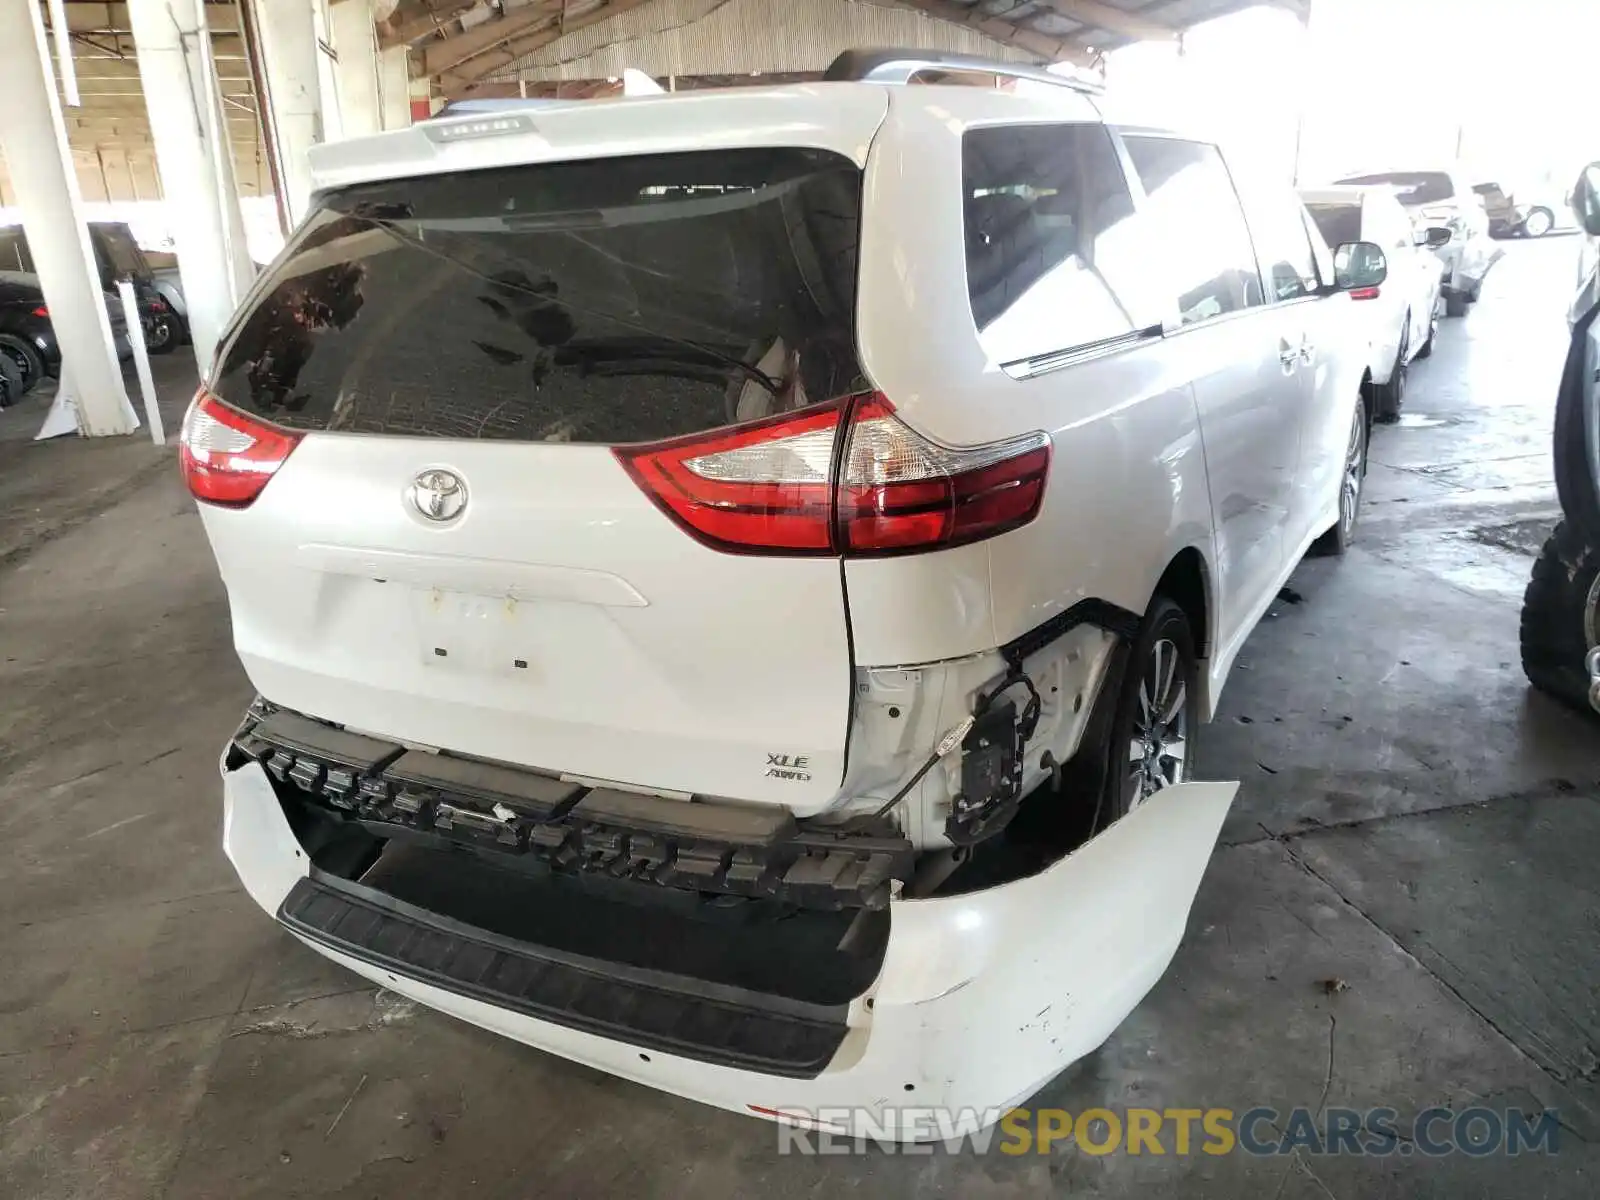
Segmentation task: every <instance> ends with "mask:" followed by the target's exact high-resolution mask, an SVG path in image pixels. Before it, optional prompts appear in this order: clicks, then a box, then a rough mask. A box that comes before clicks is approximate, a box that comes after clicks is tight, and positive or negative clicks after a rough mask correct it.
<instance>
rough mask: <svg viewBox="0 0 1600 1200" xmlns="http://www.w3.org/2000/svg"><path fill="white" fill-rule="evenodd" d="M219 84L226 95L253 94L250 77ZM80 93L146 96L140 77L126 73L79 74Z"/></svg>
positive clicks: (85, 94) (220, 81)
mask: <svg viewBox="0 0 1600 1200" xmlns="http://www.w3.org/2000/svg"><path fill="white" fill-rule="evenodd" d="M217 85H218V87H219V89H220V90H221V92H222V94H223V95H224V96H249V95H251V94H252V92H251V88H250V80H248V79H238V78H229V79H219V80H218V81H217ZM78 93H79V95H82V96H137V97H140V98H141V99H142V98H143V96H144V89H143V88H141V87H140V86H139V77H138V76H137V75H135V76H134V77H133V78H132V79H129V78H128V77H127V76H125V75H79V76H78Z"/></svg>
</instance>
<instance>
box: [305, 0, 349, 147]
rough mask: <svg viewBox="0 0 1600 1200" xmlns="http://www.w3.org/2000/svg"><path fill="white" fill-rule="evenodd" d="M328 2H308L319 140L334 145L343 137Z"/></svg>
mask: <svg viewBox="0 0 1600 1200" xmlns="http://www.w3.org/2000/svg"><path fill="white" fill-rule="evenodd" d="M332 12H333V9H332V6H331V5H330V4H329V0H311V27H312V28H313V29H314V30H316V34H317V87H318V89H319V90H320V91H321V93H322V140H323V141H325V142H336V141H338V140H339V139H340V138H342V137H343V136H344V116H343V114H342V113H341V112H340V110H339V66H338V63H336V62H335V61H334V55H335V54H336V53H337V51H335V50H334V48H333V16H332Z"/></svg>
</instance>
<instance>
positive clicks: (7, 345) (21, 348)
mask: <svg viewBox="0 0 1600 1200" xmlns="http://www.w3.org/2000/svg"><path fill="white" fill-rule="evenodd" d="M0 354H3V355H5V356H6V357H7V358H8V359H10V360H11V362H12V363H13V364H14V365H15V366H16V368H17V370H18V371H20V372H21V373H22V391H23V394H24V395H26V394H27V393H28V392H31V391H33V389H34V388H35V387H37V386H38V385H39V381H40V380H41V379H43V378H44V359H42V358H40V357H39V352H38V351H37V350H35V349H34V348H33V347H32V346H31V345H29V344H28V342H27V341H26V340H24V339H23V338H19V337H18V336H17V335H16V334H14V333H0Z"/></svg>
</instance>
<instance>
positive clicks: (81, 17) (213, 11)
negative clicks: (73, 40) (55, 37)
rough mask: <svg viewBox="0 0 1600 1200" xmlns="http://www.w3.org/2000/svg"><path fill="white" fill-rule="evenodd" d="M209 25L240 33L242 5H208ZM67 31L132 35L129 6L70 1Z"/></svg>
mask: <svg viewBox="0 0 1600 1200" xmlns="http://www.w3.org/2000/svg"><path fill="white" fill-rule="evenodd" d="M49 24H50V19H49V11H48V10H46V11H45V26H46V27H47V28H48V26H49ZM206 25H207V26H209V27H210V29H211V32H212V33H213V34H218V33H238V32H239V6H238V5H237V4H232V3H215V2H212V0H208V3H207V4H206ZM67 31H68V32H69V33H97V32H98V33H132V32H133V26H132V25H131V24H130V23H129V21H128V6H127V5H126V4H88V3H83V2H82V0H70V2H69V3H68V4H67Z"/></svg>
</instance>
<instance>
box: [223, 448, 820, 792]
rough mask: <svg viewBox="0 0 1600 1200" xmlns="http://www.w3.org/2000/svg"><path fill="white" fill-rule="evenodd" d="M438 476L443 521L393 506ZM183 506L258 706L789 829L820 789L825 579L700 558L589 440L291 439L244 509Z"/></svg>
mask: <svg viewBox="0 0 1600 1200" xmlns="http://www.w3.org/2000/svg"><path fill="white" fill-rule="evenodd" d="M441 466H442V467H447V468H449V469H451V470H454V471H456V472H457V473H458V474H459V475H460V477H461V478H462V479H464V480H466V482H467V486H468V488H469V489H470V496H471V499H470V502H469V503H468V504H467V507H466V509H465V511H464V514H463V516H462V518H461V520H460V521H458V522H454V523H451V524H449V525H438V524H433V523H430V522H428V521H425V520H423V519H422V518H421V517H420V516H418V515H417V513H416V512H415V511H414V510H413V509H411V508H410V507H409V506H408V505H407V504H406V503H404V496H405V491H406V488H407V487H408V486H409V485H410V483H411V481H412V480H413V479H415V478H416V476H417V474H418V473H419V472H421V471H423V470H425V469H429V468H433V467H441ZM531 474H536V475H537V477H538V478H539V480H540V486H539V487H537V488H531V487H528V486H527V481H528V479H529V478H530V475H531ZM201 508H202V517H203V519H204V521H205V525H206V532H207V534H208V535H209V537H210V539H211V543H212V545H213V546H214V547H215V549H216V554H217V563H218V566H219V567H220V569H221V572H222V578H223V582H224V583H225V584H226V585H227V587H228V595H229V601H230V605H231V607H232V610H233V634H234V645H235V647H236V648H237V650H238V652H239V658H240V661H241V662H242V663H243V664H244V668H245V671H246V673H247V674H248V675H249V676H250V681H251V683H253V684H254V685H255V687H256V688H257V690H259V691H260V692H261V694H262V695H264V696H270V697H272V698H273V700H274V702H275V703H278V704H283V705H286V706H288V707H290V708H293V709H296V710H298V711H301V712H307V713H314V714H316V715H317V716H319V717H321V718H323V719H324V720H330V721H334V722H337V723H339V724H341V725H347V726H349V727H351V728H353V729H359V730H367V731H370V732H373V733H376V734H380V735H382V736H384V737H394V738H400V739H401V740H403V741H407V742H411V743H414V744H418V745H425V746H438V747H445V748H448V749H451V750H455V751H458V752H461V753H465V754H472V755H476V756H479V757H483V758H490V759H496V760H499V761H503V762H520V763H525V764H528V765H534V766H540V767H543V768H545V769H549V770H555V771H561V772H565V773H567V774H572V775H578V776H583V777H585V778H589V779H598V780H607V781H611V782H615V783H619V784H623V785H627V786H632V787H636V788H640V789H645V790H662V791H671V792H684V793H688V792H698V793H700V794H702V795H714V796H736V797H740V798H744V799H750V800H764V801H767V802H769V803H779V804H788V805H790V806H791V807H792V808H793V809H794V810H795V811H796V812H800V813H804V812H808V811H815V810H817V809H818V808H821V807H823V806H824V805H825V804H826V803H827V802H828V801H830V800H831V799H832V798H833V796H834V794H835V793H836V792H837V790H838V787H839V781H840V778H841V777H842V776H843V774H844V754H845V737H846V734H847V732H848V729H849V713H850V654H849V637H848V631H847V629H846V624H845V611H844V597H843V595H842V593H841V590H840V587H839V565H838V563H837V562H836V561H834V560H831V559H826V558H772V557H751V556H740V555H729V554H721V553H718V552H717V551H714V550H711V549H708V548H707V547H705V546H702V545H700V544H699V543H698V542H696V541H694V540H693V539H692V538H690V537H688V536H687V535H685V534H684V533H683V532H682V530H680V529H678V528H677V527H676V526H674V525H673V524H672V523H671V522H670V521H669V520H668V519H667V518H666V517H665V516H664V515H663V514H662V513H661V512H660V510H658V509H657V508H656V507H655V505H653V504H652V503H651V502H650V501H649V499H648V498H647V497H646V496H645V495H644V493H643V492H641V491H640V490H639V488H638V487H636V486H635V485H634V483H633V481H632V480H631V479H629V478H628V476H627V474H626V473H625V472H624V471H623V469H622V467H621V466H620V465H619V464H618V463H617V461H616V460H615V459H614V458H613V457H612V455H611V453H610V451H609V450H607V449H606V448H605V447H602V446H570V445H535V444H519V443H513V442H504V441H451V440H448V439H434V438H383V437H366V436H362V435H358V434H330V433H317V434H310V435H308V436H307V437H306V438H305V440H304V441H303V442H302V443H301V444H300V446H299V447H298V448H297V449H296V450H295V452H294V454H292V455H291V456H290V458H289V461H288V463H287V464H286V465H285V466H284V467H283V469H282V471H281V472H280V477H279V478H276V479H274V480H273V483H272V486H271V487H269V488H267V489H266V490H265V491H264V492H263V493H262V494H261V498H260V499H259V500H257V501H256V503H255V504H253V505H251V506H250V507H249V508H247V509H242V510H234V509H224V508H217V507H215V506H213V505H202V506H201ZM574 514H581V516H580V519H577V520H574V519H573V517H574ZM708 625H709V626H711V627H714V628H715V629H716V630H717V637H716V638H715V639H707V638H706V636H705V630H706V628H707V627H708ZM440 651H443V652H444V653H443V654H441V653H440ZM518 662H522V663H524V664H526V665H525V666H522V667H518V666H517V665H516V664H517V663H518ZM755 662H759V663H761V664H762V670H761V671H759V672H757V671H753V670H752V669H751V665H752V663H755ZM601 663H604V664H605V666H604V667H603V668H601V667H599V666H598V665H597V664H601ZM763 681H765V682H763ZM769 753H787V754H791V755H798V756H805V757H807V758H809V759H810V762H811V769H810V772H809V773H810V775H811V778H810V780H809V781H802V780H797V779H792V778H787V779H777V778H770V777H768V776H766V775H765V770H766V765H767V755H768V754H769Z"/></svg>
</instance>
